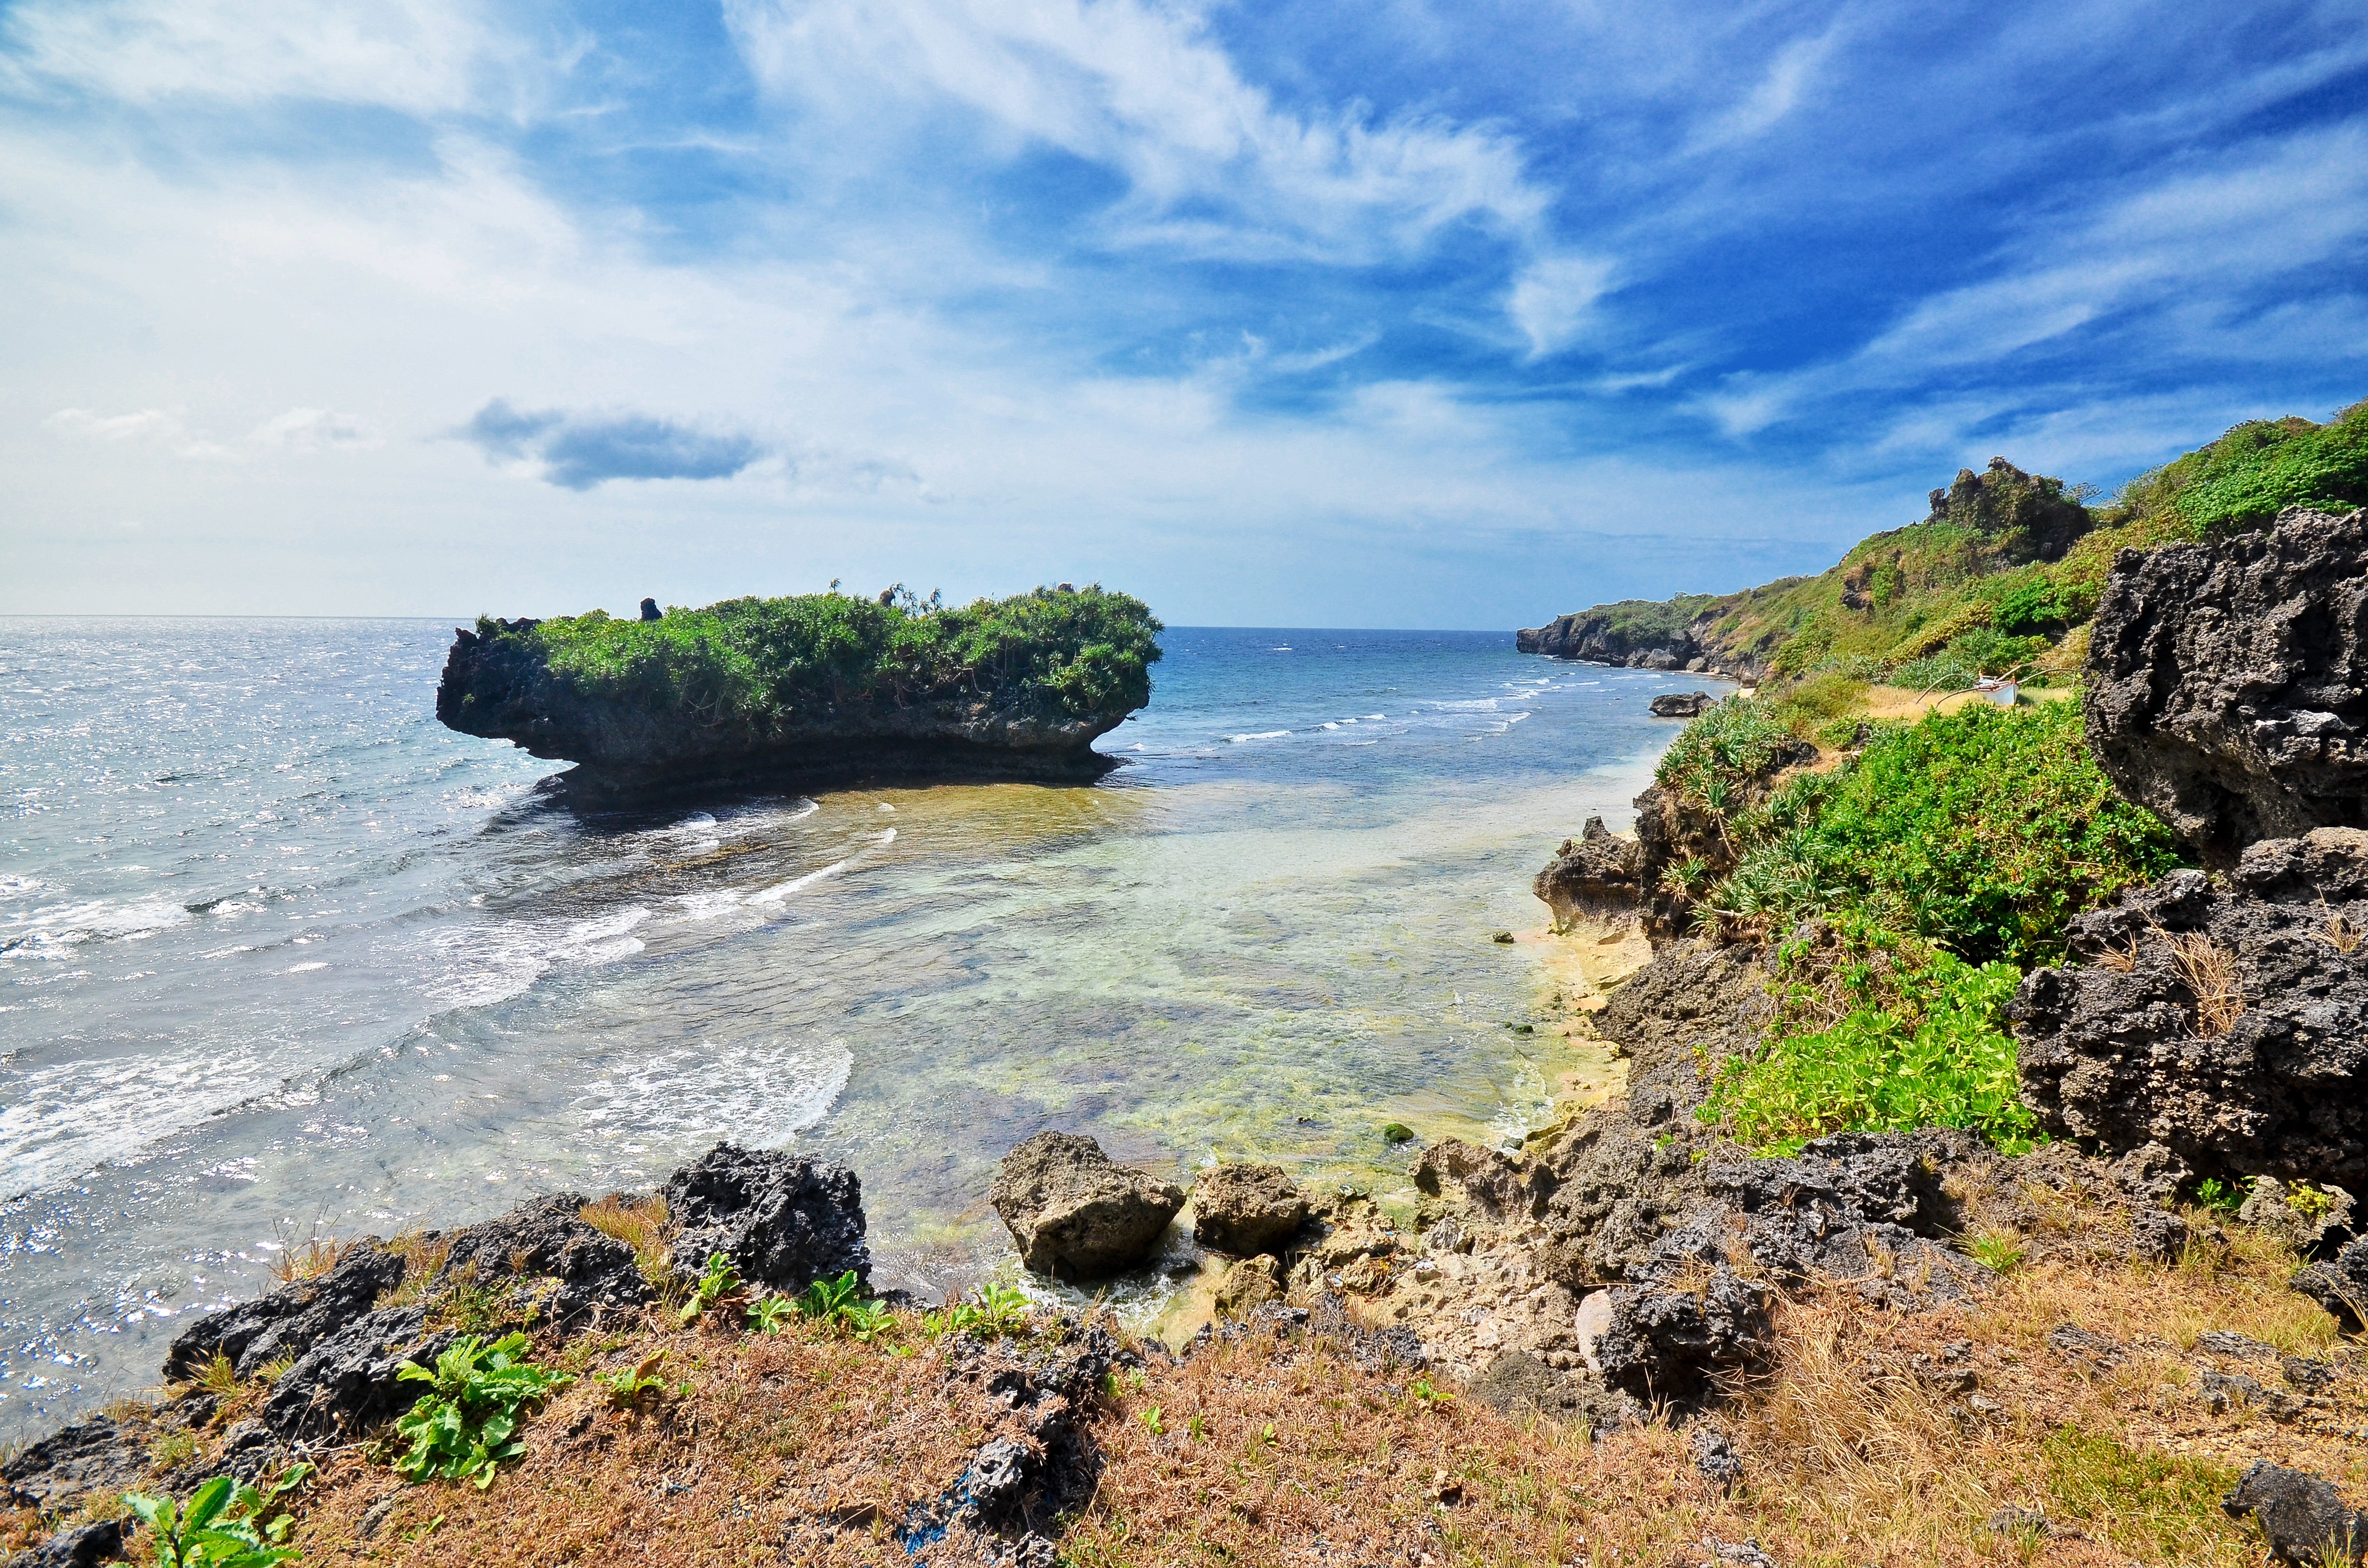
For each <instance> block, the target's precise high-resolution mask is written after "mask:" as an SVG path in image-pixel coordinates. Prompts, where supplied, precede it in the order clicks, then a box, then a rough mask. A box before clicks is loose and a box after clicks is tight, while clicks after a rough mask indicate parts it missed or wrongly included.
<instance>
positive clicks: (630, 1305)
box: [442, 1192, 654, 1330]
mask: <svg viewBox="0 0 2368 1568" xmlns="http://www.w3.org/2000/svg"><path fill="white" fill-rule="evenodd" d="M584 1203H585V1199H584V1198H583V1195H582V1194H580V1193H574V1192H561V1193H553V1194H552V1195H551V1196H549V1197H546V1198H537V1199H531V1200H529V1201H528V1202H525V1203H521V1204H519V1205H518V1207H517V1208H516V1209H513V1210H510V1211H509V1212H508V1213H507V1214H505V1215H503V1216H502V1217H501V1218H500V1219H498V1220H489V1221H485V1222H484V1224H482V1225H472V1226H470V1227H469V1228H468V1229H467V1230H464V1231H461V1232H459V1233H456V1234H454V1235H453V1237H452V1238H451V1242H450V1248H449V1250H448V1251H447V1252H446V1254H445V1259H444V1267H443V1271H442V1272H443V1275H444V1277H445V1278H452V1277H454V1276H457V1275H460V1274H462V1273H463V1272H464V1271H465V1272H466V1273H467V1274H468V1275H469V1276H470V1277H472V1278H474V1279H475V1280H477V1281H478V1282H479V1283H481V1284H490V1283H493V1282H495V1281H497V1280H500V1279H502V1278H506V1277H508V1278H518V1279H520V1280H523V1281H527V1282H529V1283H528V1284H527V1285H526V1290H527V1293H528V1295H529V1296H530V1298H531V1300H530V1301H521V1302H520V1307H521V1309H522V1311H521V1315H522V1316H524V1315H526V1312H525V1310H524V1309H530V1310H531V1315H532V1317H533V1320H534V1321H535V1322H536V1323H537V1324H549V1325H551V1326H552V1327H554V1328H558V1329H562V1330H572V1329H576V1328H581V1327H584V1326H586V1325H587V1324H590V1323H592V1322H593V1321H595V1320H596V1319H597V1318H598V1317H600V1316H615V1315H617V1314H619V1313H623V1312H636V1311H638V1310H640V1308H642V1307H643V1305H645V1304H646V1303H647V1302H648V1301H650V1299H651V1297H652V1295H653V1294H654V1292H653V1291H652V1290H650V1287H649V1282H648V1281H647V1280H645V1279H643V1278H642V1271H641V1268H640V1266H639V1265H638V1264H637V1263H636V1262H635V1261H634V1258H633V1249H632V1248H631V1247H629V1246H627V1245H626V1244H624V1243H622V1242H620V1241H619V1240H617V1239H616V1238H615V1237H614V1236H610V1235H606V1234H603V1233H601V1232H598V1231H596V1230H594V1229H593V1228H592V1227H591V1226H589V1225H587V1224H586V1223H585V1222H584V1221H583V1219H582V1218H581V1217H580V1216H581V1210H583V1208H584Z"/></svg>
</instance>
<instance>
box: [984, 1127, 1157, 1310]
mask: <svg viewBox="0 0 2368 1568" xmlns="http://www.w3.org/2000/svg"><path fill="white" fill-rule="evenodd" d="M987 1201H988V1202H989V1203H991V1204H993V1205H994V1207H995V1211H996V1214H997V1215H999V1216H1001V1218H1002V1220H1003V1223H1004V1225H1005V1226H1006V1228H1008V1230H1009V1231H1010V1232H1011V1239H1012V1240H1013V1241H1014V1242H1015V1243H1017V1244H1019V1260H1020V1263H1021V1264H1022V1265H1023V1266H1024V1267H1027V1268H1028V1269H1029V1270H1030V1272H1031V1273H1036V1274H1043V1275H1049V1276H1052V1277H1053V1278H1062V1279H1086V1278H1095V1277H1097V1276H1099V1275H1105V1274H1111V1273H1115V1272H1116V1271H1118V1270H1119V1269H1121V1268H1125V1267H1129V1266H1131V1265H1133V1264H1136V1263H1140V1262H1142V1261H1143V1259H1144V1257H1145V1256H1148V1255H1149V1254H1150V1252H1151V1249H1152V1246H1153V1245H1154V1244H1156V1242H1157V1241H1158V1240H1159V1234H1160V1233H1161V1232H1162V1231H1165V1230H1166V1229H1167V1222H1168V1221H1170V1220H1173V1219H1174V1218H1175V1217H1176V1211H1177V1210H1178V1209H1181V1208H1182V1207H1183V1206H1184V1193H1183V1190H1182V1189H1181V1188H1180V1187H1177V1186H1176V1184H1175V1183H1173V1182H1167V1181H1162V1180H1160V1179H1159V1178H1158V1177H1157V1176H1153V1175H1151V1174H1150V1173H1149V1172H1147V1171H1140V1170H1136V1169H1134V1168H1133V1166H1131V1165H1120V1164H1118V1163H1117V1162H1116V1161H1114V1160H1112V1159H1111V1158H1110V1156H1109V1155H1107V1154H1105V1153H1102V1149H1101V1145H1100V1144H1099V1143H1097V1142H1094V1141H1093V1140H1092V1139H1090V1138H1087V1137H1082V1136H1080V1135H1078V1134H1076V1133H1074V1132H1040V1133H1038V1134H1036V1136H1035V1137H1033V1138H1030V1139H1029V1140H1027V1141H1026V1142H1022V1143H1021V1144H1019V1146H1018V1147H1017V1148H1015V1149H1013V1150H1012V1151H1011V1153H1008V1154H1006V1155H1005V1156H1004V1157H1003V1165H1002V1167H1001V1168H1000V1169H999V1170H998V1171H996V1176H995V1185H994V1186H993V1187H991V1188H989V1189H988V1193H987Z"/></svg>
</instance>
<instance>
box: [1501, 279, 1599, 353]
mask: <svg viewBox="0 0 2368 1568" xmlns="http://www.w3.org/2000/svg"><path fill="white" fill-rule="evenodd" d="M1611 274H1612V264H1611V262H1608V261H1603V260H1600V259H1599V258H1597V257H1594V256H1546V257H1543V258H1542V259H1540V260H1537V261H1533V262H1531V263H1530V265H1529V266H1527V267H1523V268H1522V269H1521V271H1520V276H1518V277H1517V278H1514V279H1513V291H1512V294H1511V296H1510V297H1509V298H1508V299H1507V300H1506V301H1505V312H1506V313H1507V314H1508V315H1509V316H1511V317H1512V318H1513V324H1514V325H1515V326H1517V327H1519V328H1520V329H1521V335H1523V336H1524V337H1527V338H1528V339H1529V340H1530V358H1532V359H1537V358H1543V357H1545V356H1546V355H1549V354H1557V353H1560V352H1561V351H1562V350H1563V349H1565V348H1568V347H1571V346H1572V345H1573V344H1575V343H1576V342H1577V341H1578V339H1579V338H1580V337H1581V336H1582V335H1584V334H1585V333H1586V331H1587V329H1588V327H1589V326H1590V325H1592V324H1593V323H1594V321H1595V315H1596V310H1595V306H1596V301H1599V300H1600V299H1601V298H1602V297H1603V295H1604V292H1605V290H1608V289H1609V288H1610V287H1611Z"/></svg>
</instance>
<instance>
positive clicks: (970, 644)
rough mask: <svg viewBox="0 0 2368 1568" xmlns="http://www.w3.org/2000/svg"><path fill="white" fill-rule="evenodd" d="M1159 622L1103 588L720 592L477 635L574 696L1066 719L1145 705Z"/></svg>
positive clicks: (681, 706) (718, 706)
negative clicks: (925, 593)
mask: <svg viewBox="0 0 2368 1568" xmlns="http://www.w3.org/2000/svg"><path fill="white" fill-rule="evenodd" d="M1162 630H1164V629H1163V628H1162V626H1161V625H1160V623H1159V621H1158V620H1157V619H1155V618H1154V617H1153V616H1152V614H1151V611H1150V609H1149V608H1148V607H1146V606H1145V605H1144V603H1143V601H1142V600H1140V599H1137V598H1133V597H1130V596H1128V595H1125V594H1113V593H1110V592H1107V591H1105V590H1104V589H1102V588H1101V587H1100V586H1099V585H1096V586H1093V587H1088V588H1086V589H1084V590H1082V591H1079V592H1074V593H1053V592H1047V591H1045V590H1042V589H1039V590H1038V591H1036V592H1035V593H1032V594H1022V595H1020V596H1019V597H1015V598H1008V599H1003V600H1000V601H995V600H988V599H980V600H978V601H976V602H975V603H973V604H969V605H963V606H956V607H951V608H941V609H931V608H928V606H926V605H923V604H919V603H917V602H916V603H913V604H911V605H910V606H909V607H908V606H906V605H902V604H882V603H881V602H879V601H878V600H875V599H861V598H850V597H847V596H845V595H842V594H836V593H832V594H807V595H804V596H802V597H791V598H779V599H757V598H742V599H728V600H725V601H724V602H723V603H722V604H716V605H710V606H709V607H707V608H705V609H682V608H676V609H671V610H668V611H667V612H666V617H665V618H664V619H660V620H647V621H644V620H619V619H612V618H610V617H609V615H607V614H606V613H605V612H602V611H599V610H595V611H593V612H592V613H591V614H589V615H581V616H575V617H567V618H561V619H552V620H545V621H540V622H537V623H536V624H534V625H532V626H530V627H526V628H523V629H521V630H518V631H508V630H506V629H504V628H503V626H502V625H501V623H499V622H498V621H495V620H490V619H481V620H479V621H478V623H477V631H478V635H480V636H481V637H484V638H487V639H490V640H492V641H494V642H496V643H505V642H507V643H511V644H515V645H517V646H519V647H521V648H522V649H523V650H525V651H526V652H528V653H529V654H531V655H533V656H534V657H536V658H537V659H539V660H540V661H541V664H542V665H543V666H544V668H545V669H546V670H547V671H548V673H549V676H550V677H551V678H552V680H553V681H554V682H556V683H557V684H558V685H559V686H560V687H562V688H563V689H564V691H566V692H567V693H569V694H570V695H573V696H575V697H578V698H583V699H593V700H599V701H607V702H617V703H621V704H625V705H628V706H631V707H636V708H640V709H643V710H651V711H658V712H665V713H668V714H689V715H691V716H694V717H697V718H699V719H700V720H702V721H704V722H709V723H713V724H740V725H746V726H749V727H753V728H756V729H759V730H763V729H767V728H769V727H772V726H775V725H779V724H781V723H785V722H791V721H793V720H795V719H798V718H801V717H804V716H808V715H809V714H810V713H811V712H812V711H813V710H818V709H820V710H827V709H832V708H837V707H840V706H844V705H847V704H850V703H870V704H880V705H886V706H899V705H903V704H906V703H910V702H914V701H920V700H928V699H935V698H939V697H950V696H956V695H979V696H987V697H989V698H991V699H995V700H996V701H997V702H999V703H1004V702H1008V703H1013V704H1024V703H1030V702H1042V703H1043V704H1046V705H1047V706H1049V707H1051V708H1053V709H1054V710H1057V711H1059V712H1062V713H1065V714H1067V715H1069V716H1071V717H1075V718H1086V717H1090V716H1093V715H1097V714H1110V713H1114V712H1121V711H1126V710H1133V709H1136V708H1140V707H1142V706H1144V704H1145V703H1147V702H1149V701H1150V700H1151V666H1152V665H1154V664H1156V662H1158V659H1159V645H1158V642H1157V637H1158V634H1159V632H1160V631H1162Z"/></svg>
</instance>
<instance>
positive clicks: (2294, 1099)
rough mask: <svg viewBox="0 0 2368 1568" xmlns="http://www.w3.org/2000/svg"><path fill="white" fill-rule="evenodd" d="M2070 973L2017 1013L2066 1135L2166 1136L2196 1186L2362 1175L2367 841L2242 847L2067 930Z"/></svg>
mask: <svg viewBox="0 0 2368 1568" xmlns="http://www.w3.org/2000/svg"><path fill="white" fill-rule="evenodd" d="M2069 945H2070V947H2071V950H2072V954H2073V957H2074V958H2076V959H2077V960H2079V961H2078V965H2077V967H2067V968H2060V969H2043V970H2038V971H2034V972H2033V973H2032V974H2031V976H2030V977H2029V978H2027V979H2026V980H2025V981H2024V982H2023V983H2022V986H2021V990H2020V991H2019V992H2018V993H2017V994H2016V996H2015V999H2014V1001H2013V1003H2012V1004H2011V1005H2010V1006H2009V1008H2008V1011H2007V1016H2008V1017H2009V1019H2010V1020H2011V1021H2012V1023H2013V1025H2014V1030H2015V1034H2016V1035H2017V1037H2018V1038H2019V1039H2020V1040H2021V1080H2022V1092H2023V1098H2024V1099H2025V1100H2026V1101H2027V1102H2029V1104H2030V1105H2031V1107H2032V1109H2034V1110H2035V1111H2037V1112H2038V1113H2039V1117H2040V1119H2041V1122H2042V1123H2043V1125H2044V1126H2045V1127H2046V1129H2047V1131H2050V1132H2052V1133H2054V1134H2055V1135H2056V1136H2058V1137H2066V1138H2074V1139H2078V1140H2080V1141H2082V1142H2087V1143H2090V1144H2093V1145H2100V1146H2102V1147H2104V1148H2107V1149H2127V1148H2134V1147H2135V1146H2137V1145H2139V1144H2142V1143H2146V1142H2155V1143H2159V1144H2162V1145H2163V1146H2165V1147H2166V1148H2168V1149H2169V1151H2170V1152H2171V1153H2173V1154H2174V1155H2175V1156H2177V1157H2178V1158H2179V1159H2180V1160H2181V1161H2183V1162H2184V1163H2185V1164H2187V1165H2190V1166H2191V1167H2192V1168H2193V1170H2194V1171H2195V1172H2196V1174H2198V1175H2201V1176H2223V1177H2227V1176H2261V1175H2268V1176H2278V1177H2280V1178H2282V1179H2284V1180H2287V1181H2308V1182H2334V1183H2338V1184H2340V1185H2341V1186H2343V1187H2349V1188H2351V1189H2352V1190H2355V1191H2357V1190H2362V1185H2361V1184H2362V1182H2363V1181H2368V1099H2363V1098H2362V1096H2361V1094H2360V1092H2359V1089H2358V1085H2359V1082H2360V1077H2359V1074H2361V1072H2362V1069H2363V1068H2368V833H2362V832H2360V831H2358V830H2355V829H2336V828H2322V829H2318V830H2317V831H2315V832H2312V833H2310V834H2308V835H2305V836H2304V837H2302V838H2299V839H2273V840H2270V841H2267V842H2264V843H2260V844H2255V845H2253V846H2250V847H2249V848H2248V849H2247V850H2246V851H2245V852H2244V854H2243V856H2242V858H2240V859H2239V861H2238V863H2237V866H2236V868H2235V869H2233V870H2232V871H2231V872H2229V873H2228V875H2227V876H2226V877H2225V878H2217V879H2215V878H2213V877H2209V876H2207V875H2205V874H2204V873H2203V872H2201V871H2176V872H2173V873H2172V874H2171V875H2170V876H2169V877H2166V878H2164V879H2163V880H2162V881H2159V882H2157V883H2155V884H2154V885H2153V886H2151V887H2147V888H2142V889H2136V890H2133V891H2131V892H2125V893H2124V894H2123V897H2122V900H2121V902H2120V903H2118V904H2117V905H2116V906H2115V907H2113V908H2111V909H2102V910H2097V911H2094V912H2092V913H2089V914H2087V915H2080V916H2078V917H2077V918H2076V919H2075V920H2073V922H2072V924H2071V927H2070V933H2069Z"/></svg>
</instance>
